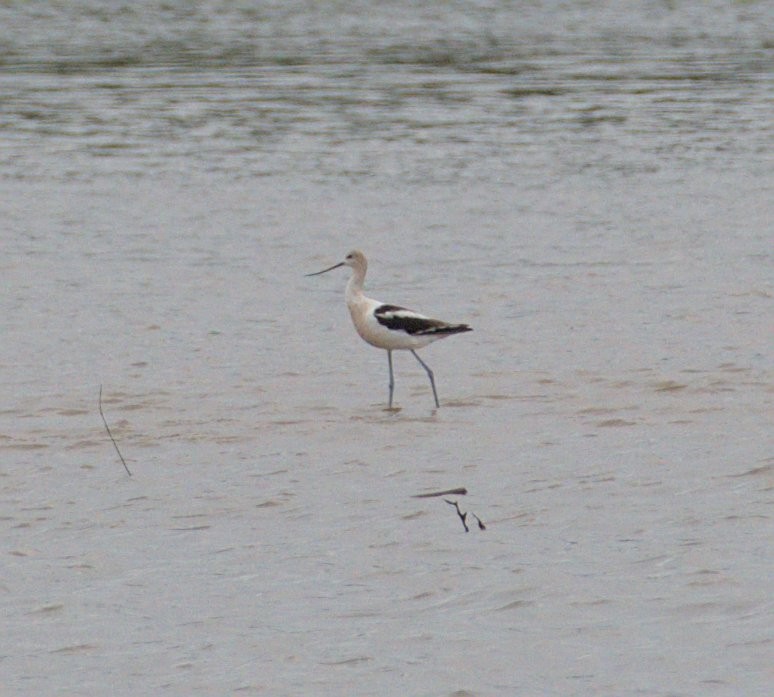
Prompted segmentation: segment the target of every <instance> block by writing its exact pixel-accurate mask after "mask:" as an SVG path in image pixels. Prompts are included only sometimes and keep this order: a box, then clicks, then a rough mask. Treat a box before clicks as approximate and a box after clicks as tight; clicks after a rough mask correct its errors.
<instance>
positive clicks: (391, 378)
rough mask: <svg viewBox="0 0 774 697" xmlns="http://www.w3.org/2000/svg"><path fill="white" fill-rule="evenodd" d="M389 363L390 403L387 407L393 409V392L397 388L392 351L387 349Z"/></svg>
mask: <svg viewBox="0 0 774 697" xmlns="http://www.w3.org/2000/svg"><path fill="white" fill-rule="evenodd" d="M387 365H389V366H390V382H389V385H390V403H389V406H388V407H387V408H388V409H392V393H393V392H394V390H395V378H394V377H393V375H392V351H387Z"/></svg>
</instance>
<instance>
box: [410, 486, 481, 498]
mask: <svg viewBox="0 0 774 697" xmlns="http://www.w3.org/2000/svg"><path fill="white" fill-rule="evenodd" d="M467 493H468V490H467V489H466V488H465V487H460V488H459V489H447V490H446V491H433V492H431V493H429V494H415V495H414V496H412V497H411V498H412V499H429V498H431V497H433V496H465V494H467Z"/></svg>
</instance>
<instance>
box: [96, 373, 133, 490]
mask: <svg viewBox="0 0 774 697" xmlns="http://www.w3.org/2000/svg"><path fill="white" fill-rule="evenodd" d="M99 415H100V416H101V417H102V423H103V424H105V430H106V431H107V434H108V435H109V436H110V440H111V441H113V447H114V448H115V449H116V452H117V453H118V457H120V458H121V463H122V464H123V466H124V469H125V470H126V473H127V474H128V475H129V476H130V477H131V476H132V473H131V472H130V471H129V467H128V466H127V464H126V460H124V456H123V455H122V454H121V451H120V450H119V449H118V443H116V439H115V438H113V434H112V433H111V432H110V426H108V422H107V419H106V418H105V413H104V412H103V411H102V385H101V384H100V386H99Z"/></svg>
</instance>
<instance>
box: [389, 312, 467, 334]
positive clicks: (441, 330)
mask: <svg viewBox="0 0 774 697" xmlns="http://www.w3.org/2000/svg"><path fill="white" fill-rule="evenodd" d="M374 316H375V317H376V319H377V321H378V322H379V324H381V325H382V326H384V327H387V329H392V330H393V331H403V332H406V334H410V335H412V336H413V335H422V334H457V333H458V332H469V331H471V329H470V327H469V326H468V325H467V324H447V323H446V322H441V320H438V319H430V318H429V317H423V316H422V315H418V314H417V313H416V312H413V311H412V310H407V309H406V308H405V307H399V306H398V305H380V306H379V307H377V308H376V310H374Z"/></svg>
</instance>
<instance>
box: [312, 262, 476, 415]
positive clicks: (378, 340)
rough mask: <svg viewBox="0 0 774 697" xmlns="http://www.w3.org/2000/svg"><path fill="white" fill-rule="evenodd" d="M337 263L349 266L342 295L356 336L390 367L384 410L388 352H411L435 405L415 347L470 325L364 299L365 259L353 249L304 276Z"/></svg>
mask: <svg viewBox="0 0 774 697" xmlns="http://www.w3.org/2000/svg"><path fill="white" fill-rule="evenodd" d="M340 266H349V267H350V268H351V269H352V276H351V278H350V279H349V282H348V283H347V290H346V293H345V296H344V297H345V298H346V301H347V307H348V308H349V313H350V315H352V322H353V323H354V325H355V329H356V330H357V333H358V334H360V337H361V338H362V339H363V340H365V341H367V342H368V343H369V344H371V346H376V347H377V348H380V349H384V350H385V351H387V364H388V365H389V367H390V383H389V387H390V399H389V406H388V409H392V393H393V391H394V389H395V379H394V377H393V373H392V352H393V351H411V353H412V354H413V355H414V358H416V359H417V360H418V361H419V364H420V365H421V366H422V367H423V368H424V369H425V372H426V373H427V377H429V378H430V386H431V387H432V388H433V397H434V398H435V406H436V407H439V406H440V405H439V404H438V393H437V392H436V390H435V379H434V377H433V371H432V370H430V367H429V366H428V365H427V363H425V362H424V361H423V360H422V359H421V358H420V357H419V356H418V355H417V354H416V351H415V349H420V348H422V347H423V346H427V345H428V344H430V343H432V342H433V341H437V340H438V339H443V338H445V337H447V336H450V335H452V334H460V333H461V332H469V331H471V328H470V327H469V326H468V325H467V324H448V323H447V322H442V321H441V320H438V319H431V318H430V317H425V316H424V315H420V314H419V313H418V312H414V311H412V310H407V309H406V308H405V307H398V306H397V305H385V304H384V303H381V302H379V301H378V300H374V299H373V298H368V297H366V296H365V295H364V294H363V281H364V280H365V275H366V269H367V268H368V261H367V259H366V258H365V254H363V252H359V251H357V250H354V251H352V252H350V253H349V254H347V256H346V257H345V259H344V261H341V262H339V263H338V264H334V265H333V266H331V267H329V268H327V269H323V270H322V271H317V272H316V273H310V274H307V276H319V275H320V274H321V273H327V272H328V271H333V269H338V268H339V267H340Z"/></svg>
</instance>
